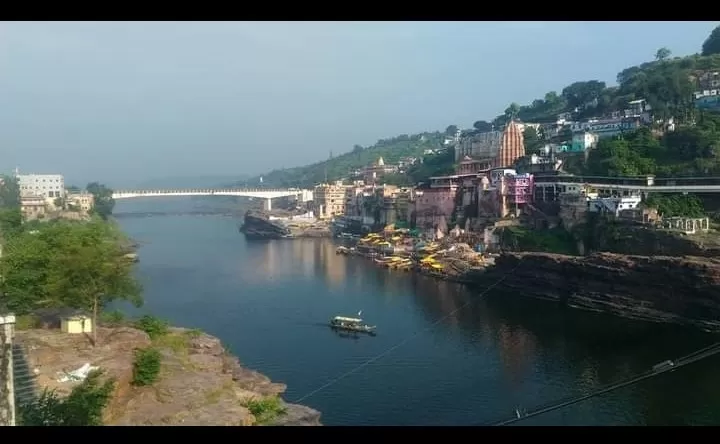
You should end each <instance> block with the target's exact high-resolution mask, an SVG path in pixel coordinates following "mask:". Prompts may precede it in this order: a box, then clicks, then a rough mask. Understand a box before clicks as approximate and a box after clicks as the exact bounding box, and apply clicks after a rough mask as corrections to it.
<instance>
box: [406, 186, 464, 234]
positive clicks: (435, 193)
mask: <svg viewBox="0 0 720 444" xmlns="http://www.w3.org/2000/svg"><path fill="white" fill-rule="evenodd" d="M458 189H459V187H458V186H457V185H456V184H452V185H451V184H448V185H446V186H435V187H432V188H425V189H418V190H417V191H416V192H415V226H416V227H417V228H418V229H420V230H434V229H435V228H437V227H438V226H439V225H446V224H447V223H449V221H450V219H451V218H452V215H453V213H454V212H455V198H456V196H457V192H458ZM443 222H444V223H443Z"/></svg>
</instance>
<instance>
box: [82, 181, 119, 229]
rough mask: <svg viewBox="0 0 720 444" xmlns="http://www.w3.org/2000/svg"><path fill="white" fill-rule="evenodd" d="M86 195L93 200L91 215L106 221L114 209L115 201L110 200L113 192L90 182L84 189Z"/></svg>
mask: <svg viewBox="0 0 720 444" xmlns="http://www.w3.org/2000/svg"><path fill="white" fill-rule="evenodd" d="M85 189H86V190H87V192H88V193H90V194H92V195H93V197H94V198H95V204H94V206H93V213H95V214H97V215H98V216H100V217H101V218H102V219H103V220H107V218H108V217H110V215H111V214H112V212H113V208H115V200H114V199H113V198H112V194H113V190H111V189H110V188H108V187H106V186H105V185H102V184H100V183H98V182H91V183H89V184H87V186H86V187H85Z"/></svg>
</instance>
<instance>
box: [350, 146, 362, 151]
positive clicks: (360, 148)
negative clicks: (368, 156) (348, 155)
mask: <svg viewBox="0 0 720 444" xmlns="http://www.w3.org/2000/svg"><path fill="white" fill-rule="evenodd" d="M362 150H363V147H362V146H360V145H354V146H353V149H352V152H353V153H360V152H362Z"/></svg>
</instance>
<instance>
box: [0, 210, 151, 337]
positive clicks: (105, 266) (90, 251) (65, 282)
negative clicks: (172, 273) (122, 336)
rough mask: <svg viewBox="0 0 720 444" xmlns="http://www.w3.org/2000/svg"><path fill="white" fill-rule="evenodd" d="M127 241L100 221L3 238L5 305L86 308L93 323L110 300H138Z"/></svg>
mask: <svg viewBox="0 0 720 444" xmlns="http://www.w3.org/2000/svg"><path fill="white" fill-rule="evenodd" d="M126 244H127V239H126V238H125V237H124V236H123V235H122V233H121V232H120V231H119V230H118V229H117V227H116V226H115V225H112V224H110V223H107V222H102V221H100V220H93V221H91V222H87V223H77V222H67V221H58V222H53V223H47V224H43V226H42V227H40V228H39V229H37V230H32V231H31V230H23V232H22V233H20V234H19V235H18V236H15V237H13V238H11V239H10V240H9V241H8V243H7V245H6V247H5V249H4V251H3V256H2V258H0V275H2V276H3V280H2V282H1V283H0V285H2V287H1V289H2V292H3V294H4V296H5V300H6V303H7V305H8V308H10V309H11V310H13V311H15V312H16V313H18V314H27V313H30V312H32V311H33V310H35V309H38V308H43V307H73V308H79V309H85V310H88V311H91V312H92V313H93V324H94V325H97V320H98V315H99V313H100V311H101V310H102V309H103V308H104V307H105V306H106V305H107V304H108V303H109V302H111V301H113V300H116V299H121V300H128V301H130V302H133V303H134V304H136V305H141V304H142V298H141V296H140V291H141V288H140V285H139V284H138V282H137V281H136V280H135V278H134V277H133V273H132V272H133V266H134V265H133V263H132V262H131V261H128V260H126V259H125V258H124V254H125V252H126V251H125V245H126ZM96 332H97V329H93V342H94V343H96V341H97V336H96V334H97V333H96Z"/></svg>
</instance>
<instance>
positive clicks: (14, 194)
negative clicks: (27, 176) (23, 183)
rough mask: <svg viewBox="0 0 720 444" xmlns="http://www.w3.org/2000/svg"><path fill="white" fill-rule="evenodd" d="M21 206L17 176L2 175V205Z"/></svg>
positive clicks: (0, 189) (5, 206)
mask: <svg viewBox="0 0 720 444" xmlns="http://www.w3.org/2000/svg"><path fill="white" fill-rule="evenodd" d="M18 206H20V186H19V185H18V180H17V178H16V177H11V176H8V175H2V176H0V207H3V208H11V207H18Z"/></svg>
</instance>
